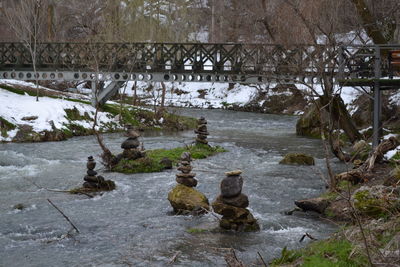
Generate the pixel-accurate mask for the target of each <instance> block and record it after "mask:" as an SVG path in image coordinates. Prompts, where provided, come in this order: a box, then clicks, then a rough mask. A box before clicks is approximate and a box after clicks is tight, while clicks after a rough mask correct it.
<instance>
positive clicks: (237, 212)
mask: <svg viewBox="0 0 400 267" xmlns="http://www.w3.org/2000/svg"><path fill="white" fill-rule="evenodd" d="M212 207H213V209H214V211H215V212H216V213H218V214H221V215H222V216H223V217H222V218H221V220H220V224H219V225H220V227H221V228H222V229H225V230H234V231H244V232H249V231H258V230H260V226H259V225H258V223H257V220H256V219H255V218H254V217H253V215H252V214H251V213H250V211H249V210H247V209H245V208H239V207H234V206H231V205H227V204H225V203H223V202H222V201H221V198H217V200H216V201H214V202H213V203H212Z"/></svg>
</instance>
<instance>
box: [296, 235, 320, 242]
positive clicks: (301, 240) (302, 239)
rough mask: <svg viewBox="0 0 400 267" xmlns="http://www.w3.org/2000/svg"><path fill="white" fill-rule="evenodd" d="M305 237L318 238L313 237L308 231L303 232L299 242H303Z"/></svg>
mask: <svg viewBox="0 0 400 267" xmlns="http://www.w3.org/2000/svg"><path fill="white" fill-rule="evenodd" d="M306 237H308V238H310V239H311V240H314V241H315V240H318V239H316V238H315V237H313V236H312V235H310V234H309V233H305V234H304V235H303V236H302V237H301V238H300V240H299V242H300V243H301V242H303V241H304V238H306Z"/></svg>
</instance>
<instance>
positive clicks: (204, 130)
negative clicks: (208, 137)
mask: <svg viewBox="0 0 400 267" xmlns="http://www.w3.org/2000/svg"><path fill="white" fill-rule="evenodd" d="M197 131H199V132H207V125H206V124H200V125H199V126H198V127H197Z"/></svg>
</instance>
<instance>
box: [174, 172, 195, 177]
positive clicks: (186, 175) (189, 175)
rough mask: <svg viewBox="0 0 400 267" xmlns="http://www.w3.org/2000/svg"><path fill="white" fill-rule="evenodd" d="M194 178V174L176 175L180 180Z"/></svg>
mask: <svg viewBox="0 0 400 267" xmlns="http://www.w3.org/2000/svg"><path fill="white" fill-rule="evenodd" d="M195 176H196V174H195V173H177V174H176V177H180V178H193V177H195Z"/></svg>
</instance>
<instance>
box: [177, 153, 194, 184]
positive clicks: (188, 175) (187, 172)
mask: <svg viewBox="0 0 400 267" xmlns="http://www.w3.org/2000/svg"><path fill="white" fill-rule="evenodd" d="M191 161H192V156H191V155H190V153H189V152H183V153H182V155H181V159H180V162H179V167H178V171H181V173H177V174H176V182H177V183H178V184H183V185H186V186H189V187H196V185H197V180H196V179H195V178H194V177H195V176H196V174H195V173H192V172H191V171H192V169H193V167H192V166H191V165H190V162H191Z"/></svg>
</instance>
